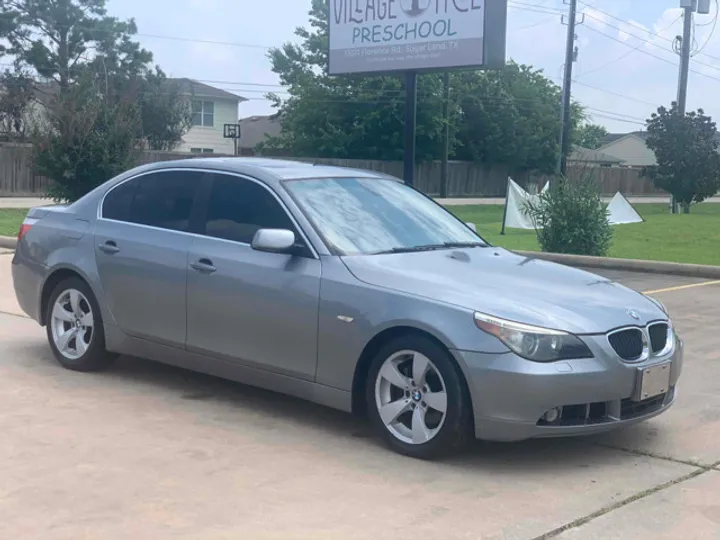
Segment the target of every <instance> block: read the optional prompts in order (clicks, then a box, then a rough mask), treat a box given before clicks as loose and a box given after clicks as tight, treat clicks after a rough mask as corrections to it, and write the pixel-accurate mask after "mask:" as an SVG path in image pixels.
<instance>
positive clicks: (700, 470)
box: [533, 463, 720, 540]
mask: <svg viewBox="0 0 720 540" xmlns="http://www.w3.org/2000/svg"><path fill="white" fill-rule="evenodd" d="M714 466H720V463H717V464H715V465H714ZM714 466H705V467H697V469H696V470H694V471H692V472H690V473H688V474H685V475H683V476H680V477H678V478H675V479H674V480H669V481H667V482H665V483H663V484H659V485H657V486H655V487H652V488H649V489H646V490H645V491H641V492H639V493H636V494H635V495H631V496H630V497H627V498H626V499H623V500H621V501H618V502H616V503H614V504H611V505H609V506H605V507H604V508H601V509H600V510H597V511H595V512H593V513H592V514H588V515H587V516H584V517H581V518H578V519H576V520H574V521H571V522H570V523H566V524H565V525H562V526H560V527H558V528H556V529H553V530H552V531H549V532H546V533H545V534H542V535H540V536H537V537H535V538H534V539H533V540H549V539H551V538H557V537H558V536H559V535H561V534H562V533H564V532H565V531H569V530H570V529H576V528H578V527H581V526H583V525H585V524H586V523H589V522H590V521H592V520H594V519H596V518H599V517H602V516H604V515H606V514H609V513H610V512H613V511H615V510H618V509H619V508H623V507H624V506H627V505H629V504H631V503H634V502H635V501H639V500H641V499H644V498H646V497H649V496H650V495H653V494H655V493H659V492H660V491H664V490H666V489H668V488H669V487H672V486H674V485H677V484H681V483H683V482H687V481H688V480H692V479H693V478H697V477H698V476H700V475H702V474H705V473H707V472H709V471H712V470H714V469H713V467H714Z"/></svg>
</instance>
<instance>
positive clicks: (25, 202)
mask: <svg viewBox="0 0 720 540" xmlns="http://www.w3.org/2000/svg"><path fill="white" fill-rule="evenodd" d="M48 204H54V203H53V201H52V199H41V198H39V197H0V208H33V207H34V206H47V205H48Z"/></svg>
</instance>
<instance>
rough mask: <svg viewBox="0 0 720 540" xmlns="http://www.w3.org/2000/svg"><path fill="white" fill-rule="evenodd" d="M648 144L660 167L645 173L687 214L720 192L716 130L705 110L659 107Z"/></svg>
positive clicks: (719, 164)
mask: <svg viewBox="0 0 720 540" xmlns="http://www.w3.org/2000/svg"><path fill="white" fill-rule="evenodd" d="M647 132H648V136H647V139H646V143H647V145H648V147H649V148H650V149H651V150H652V151H653V152H655V159H656V161H657V165H655V166H652V167H648V168H647V169H646V174H647V175H648V176H650V178H651V179H652V180H653V182H654V184H655V185H656V186H657V187H659V188H660V189H664V190H665V191H667V192H669V193H671V194H672V195H673V196H674V197H675V200H676V201H677V202H678V203H680V204H681V205H682V207H683V211H684V212H685V213H689V212H690V205H691V204H692V203H699V202H702V201H704V200H705V199H707V198H708V197H712V196H713V195H715V194H716V193H717V192H718V190H720V154H719V153H718V139H717V127H716V125H715V122H713V121H712V118H710V117H709V116H707V115H705V113H704V111H703V110H702V109H698V110H697V112H696V111H692V112H689V113H686V114H680V111H679V110H678V107H677V103H675V102H673V104H672V106H671V107H670V109H667V108H665V107H660V108H658V112H657V113H653V114H652V116H651V117H650V119H649V120H648V121H647Z"/></svg>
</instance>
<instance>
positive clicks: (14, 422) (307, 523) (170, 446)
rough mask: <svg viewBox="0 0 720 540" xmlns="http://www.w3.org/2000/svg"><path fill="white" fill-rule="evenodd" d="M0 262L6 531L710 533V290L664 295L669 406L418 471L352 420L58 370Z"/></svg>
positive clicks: (144, 365)
mask: <svg viewBox="0 0 720 540" xmlns="http://www.w3.org/2000/svg"><path fill="white" fill-rule="evenodd" d="M9 265H10V255H0V432H1V433H2V434H3V439H2V441H3V442H2V443H0V538H22V539H23V540H30V539H42V540H55V539H67V540H70V539H72V540H80V539H102V540H112V539H122V540H126V539H127V538H135V539H146V538H147V539H153V540H156V539H164V538H173V539H175V538H180V539H188V540H190V539H192V540H200V539H212V540H216V539H217V540H220V539H233V540H235V539H241V538H242V539H245V538H247V539H253V540H254V539H261V540H264V539H312V540H316V539H333V540H336V539H368V538H373V539H386V538H387V539H390V538H393V539H395V538H432V539H438V540H451V539H473V540H478V539H483V540H489V539H493V540H500V539H503V540H505V539H527V540H531V539H540V538H542V539H546V538H560V539H580V540H588V539H594V538H597V539H600V538H602V539H604V540H605V539H626V538H627V539H633V540H641V539H652V540H660V539H668V540H669V539H677V538H687V539H693V540H701V539H707V540H711V539H712V540H717V539H718V538H720V496H719V495H718V494H719V493H720V469H719V468H720V332H718V330H717V328H718V326H719V324H720V315H719V312H718V308H717V306H718V305H719V304H720V284H718V283H715V284H705V283H703V282H702V281H701V280H692V279H684V278H669V277H665V276H644V275H640V274H623V273H616V274H615V275H614V276H613V277H615V278H617V279H619V280H620V281H621V282H624V283H627V284H629V285H630V286H632V287H634V288H637V289H639V290H643V291H655V292H654V293H653V294H654V295H656V297H657V298H659V299H661V300H662V301H663V302H665V303H666V305H667V306H668V307H669V309H670V310H671V312H672V314H673V316H674V320H675V323H676V325H677V327H678V328H679V331H680V332H681V333H682V335H683V338H684V339H685V341H686V345H687V359H686V367H685V371H684V374H683V378H682V380H681V385H680V387H679V397H678V402H677V404H676V405H675V407H673V409H672V410H671V411H669V412H668V413H666V414H665V415H663V416H661V417H659V418H657V419H655V420H652V421H650V422H647V423H645V424H641V425H639V426H635V427H632V428H629V429H627V430H625V431H622V432H617V433H614V434H610V435H604V436H600V437H593V438H589V439H588V438H585V439H573V440H545V441H542V440H541V441H531V442H525V443H517V444H489V443H480V442H479V443H477V444H476V445H475V446H474V447H473V448H472V450H471V451H470V452H469V453H468V454H466V455H464V456H462V457H459V458H456V459H454V460H452V461H448V462H443V463H426V462H421V461H415V460H411V459H408V458H403V457H401V456H398V455H395V454H392V453H391V452H389V451H387V450H386V449H385V448H383V447H382V446H380V445H378V443H377V442H376V441H375V439H374V438H373V437H371V436H370V434H369V429H368V427H367V426H366V424H365V423H364V422H362V421H359V420H356V419H354V418H352V417H350V416H348V415H345V414H342V413H339V412H335V411H331V410H327V409H323V408H321V407H318V406H315V405H311V404H308V403H304V402H301V401H298V400H295V399H292V398H287V397H283V396H279V395H277V394H273V393H270V392H266V391H261V390H257V389H253V388H249V387H245V386H242V385H238V384H234V383H229V382H225V381H221V380H218V379H213V378H211V377H207V376H203V375H197V374H194V373H189V372H186V371H182V370H179V369H174V368H170V367H166V366H162V365H159V364H153V363H150V362H145V361H141V360H137V359H131V358H122V359H121V360H120V361H119V363H118V364H117V366H116V367H115V368H114V369H112V370H110V371H108V372H106V373H102V374H78V373H73V372H70V371H66V370H64V369H62V368H60V367H59V366H58V365H57V364H56V362H55V361H54V360H53V358H52V356H51V353H50V351H49V349H48V347H47V345H46V342H45V335H44V330H43V329H41V328H39V327H38V326H37V325H36V324H35V323H34V322H32V321H30V320H28V319H26V318H25V317H23V316H21V315H22V314H21V313H20V312H19V310H18V308H17V305H16V304H15V301H14V298H13V293H12V284H11V280H10V275H9Z"/></svg>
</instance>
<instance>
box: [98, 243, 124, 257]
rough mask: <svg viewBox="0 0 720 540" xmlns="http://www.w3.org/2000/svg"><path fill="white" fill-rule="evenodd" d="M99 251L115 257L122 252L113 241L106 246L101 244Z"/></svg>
mask: <svg viewBox="0 0 720 540" xmlns="http://www.w3.org/2000/svg"><path fill="white" fill-rule="evenodd" d="M98 249H99V250H100V251H102V252H103V253H107V254H108V255H113V254H115V253H117V252H118V251H120V248H119V247H117V244H116V243H115V242H114V241H113V240H108V241H107V242H105V243H104V244H100V245H99V246H98Z"/></svg>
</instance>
